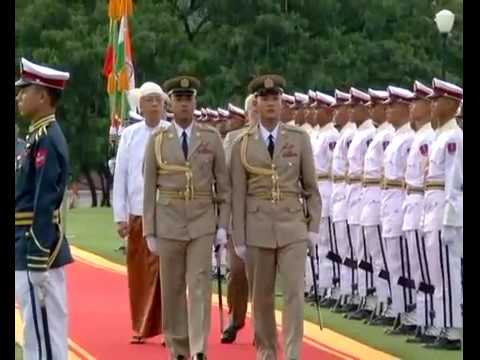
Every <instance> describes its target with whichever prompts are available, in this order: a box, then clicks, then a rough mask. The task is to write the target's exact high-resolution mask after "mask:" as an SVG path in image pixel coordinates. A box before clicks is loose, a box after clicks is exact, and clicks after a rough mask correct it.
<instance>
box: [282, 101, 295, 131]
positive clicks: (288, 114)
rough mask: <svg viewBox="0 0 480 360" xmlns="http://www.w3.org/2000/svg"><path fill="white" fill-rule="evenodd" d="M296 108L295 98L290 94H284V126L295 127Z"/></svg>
mask: <svg viewBox="0 0 480 360" xmlns="http://www.w3.org/2000/svg"><path fill="white" fill-rule="evenodd" d="M294 106H295V97H294V96H292V95H288V94H282V115H281V121H282V123H284V124H289V125H294V124H295V121H294V120H293V107H294Z"/></svg>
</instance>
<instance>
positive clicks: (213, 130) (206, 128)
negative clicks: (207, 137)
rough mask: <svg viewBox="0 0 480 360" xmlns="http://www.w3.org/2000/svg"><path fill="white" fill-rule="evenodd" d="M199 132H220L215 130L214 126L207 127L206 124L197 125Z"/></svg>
mask: <svg viewBox="0 0 480 360" xmlns="http://www.w3.org/2000/svg"><path fill="white" fill-rule="evenodd" d="M197 128H198V130H203V131H210V132H215V133H216V132H218V130H217V129H215V128H214V127H213V126H210V125H205V124H197Z"/></svg>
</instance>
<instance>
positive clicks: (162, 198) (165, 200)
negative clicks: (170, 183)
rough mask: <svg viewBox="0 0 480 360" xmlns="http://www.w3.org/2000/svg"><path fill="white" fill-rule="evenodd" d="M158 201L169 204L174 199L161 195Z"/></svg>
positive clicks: (161, 203)
mask: <svg viewBox="0 0 480 360" xmlns="http://www.w3.org/2000/svg"><path fill="white" fill-rule="evenodd" d="M157 201H158V203H159V204H160V205H169V204H170V202H171V201H172V200H171V199H169V198H167V197H162V196H159V197H158V200H157Z"/></svg>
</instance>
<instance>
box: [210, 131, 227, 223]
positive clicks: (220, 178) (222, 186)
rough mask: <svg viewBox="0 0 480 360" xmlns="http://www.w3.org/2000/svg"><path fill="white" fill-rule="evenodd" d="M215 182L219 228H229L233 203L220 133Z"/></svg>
mask: <svg viewBox="0 0 480 360" xmlns="http://www.w3.org/2000/svg"><path fill="white" fill-rule="evenodd" d="M215 149H216V150H215V161H214V167H215V168H214V171H215V184H216V191H217V201H218V212H219V214H218V228H219V229H220V228H222V229H224V230H227V228H228V223H229V219H230V211H231V208H230V203H231V201H230V200H231V199H230V197H231V189H230V179H229V176H228V171H227V165H226V162H225V151H224V149H223V144H222V140H221V138H220V135H218V137H217V144H216V146H215Z"/></svg>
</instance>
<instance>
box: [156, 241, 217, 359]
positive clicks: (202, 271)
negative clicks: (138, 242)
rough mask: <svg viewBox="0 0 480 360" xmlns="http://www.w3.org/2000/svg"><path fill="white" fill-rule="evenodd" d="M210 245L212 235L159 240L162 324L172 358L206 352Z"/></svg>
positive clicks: (208, 320) (208, 316) (209, 307)
mask: <svg viewBox="0 0 480 360" xmlns="http://www.w3.org/2000/svg"><path fill="white" fill-rule="evenodd" d="M212 244H213V234H212V235H207V236H202V237H200V238H197V239H193V240H190V241H183V240H172V239H160V240H159V253H160V282H161V286H162V326H163V332H164V334H165V341H166V344H167V346H168V349H169V350H170V354H171V356H172V357H173V358H176V357H177V356H179V355H183V356H185V358H188V357H189V356H190V354H191V355H195V354H197V353H203V354H205V355H206V354H207V342H208V335H209V332H210V310H211V297H212V285H211V279H210V266H211V256H212V255H211V254H212V251H211V250H212ZM187 293H188V297H187Z"/></svg>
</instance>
